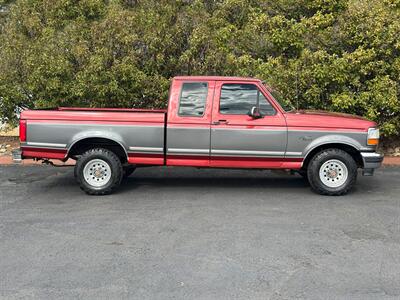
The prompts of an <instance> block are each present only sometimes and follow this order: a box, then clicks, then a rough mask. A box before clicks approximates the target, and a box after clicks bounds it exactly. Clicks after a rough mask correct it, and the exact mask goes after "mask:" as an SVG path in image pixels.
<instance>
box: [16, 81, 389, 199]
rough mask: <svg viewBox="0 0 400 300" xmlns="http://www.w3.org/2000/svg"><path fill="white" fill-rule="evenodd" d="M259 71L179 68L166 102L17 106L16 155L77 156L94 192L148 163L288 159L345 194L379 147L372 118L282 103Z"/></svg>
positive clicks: (290, 165) (86, 186) (375, 159)
mask: <svg viewBox="0 0 400 300" xmlns="http://www.w3.org/2000/svg"><path fill="white" fill-rule="evenodd" d="M273 94H274V92H273V91H272V90H271V89H270V88H269V87H268V86H267V85H264V84H263V83H262V82H261V81H260V80H258V79H253V78H240V77H216V76H198V77H195V76H183V77H175V78H174V79H173V81H172V86H171V89H170V95H169V106H168V109H167V110H150V109H149V110H141V109H95V108H94V109H87V108H58V109H55V110H25V111H23V112H22V113H21V120H20V140H21V149H20V150H19V151H16V152H15V153H14V159H15V160H16V161H20V160H21V159H32V158H33V159H39V160H44V161H47V160H49V159H59V160H61V161H66V160H67V159H69V158H71V159H74V160H76V164H75V172H74V173H75V177H76V179H77V182H78V183H79V185H80V187H81V188H82V190H84V191H85V192H86V193H88V194H92V195H103V194H109V193H111V192H112V191H113V190H114V189H115V188H116V187H118V185H119V184H120V183H121V180H122V179H123V178H124V177H126V176H129V175H130V174H131V173H132V172H133V171H134V170H135V169H136V168H138V167H144V166H190V167H207V168H247V169H286V170H292V172H297V173H299V174H300V175H302V176H303V177H304V178H306V179H307V180H308V181H309V183H310V185H311V187H312V189H313V190H314V191H316V192H317V193H320V194H325V195H343V194H345V193H347V192H348V191H349V190H350V189H351V188H352V187H353V185H354V184H355V181H356V178H357V172H358V169H359V168H360V169H363V171H362V173H363V175H372V174H373V171H374V169H376V168H378V167H379V166H380V165H381V163H382V160H383V156H382V155H381V154H378V153H376V152H375V150H376V147H377V144H378V142H379V129H378V128H377V125H376V123H374V122H371V121H368V120H366V119H363V118H361V117H357V116H352V115H346V114H340V113H330V112H323V111H303V110H300V111H298V110H285V109H284V108H283V106H282V105H280V104H279V99H278V98H277V97H274V95H273Z"/></svg>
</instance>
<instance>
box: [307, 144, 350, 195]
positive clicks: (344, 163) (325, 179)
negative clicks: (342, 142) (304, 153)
mask: <svg viewBox="0 0 400 300" xmlns="http://www.w3.org/2000/svg"><path fill="white" fill-rule="evenodd" d="M307 175H308V176H307V177H308V181H309V183H310V185H311V188H312V189H313V190H314V191H315V192H317V193H318V194H321V195H328V196H340V195H345V194H347V193H348V192H349V191H350V190H351V189H352V188H353V186H354V184H355V182H356V180H357V164H356V162H355V161H354V159H353V157H351V155H350V154H348V153H347V152H345V151H343V150H340V149H334V148H332V149H326V150H322V151H321V152H319V153H317V154H316V155H315V156H314V157H313V158H312V159H311V161H310V164H309V165H308V168H307Z"/></svg>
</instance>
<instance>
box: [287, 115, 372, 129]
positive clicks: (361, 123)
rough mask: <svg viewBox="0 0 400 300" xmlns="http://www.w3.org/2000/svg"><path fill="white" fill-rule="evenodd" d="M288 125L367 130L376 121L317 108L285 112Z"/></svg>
mask: <svg viewBox="0 0 400 300" xmlns="http://www.w3.org/2000/svg"><path fill="white" fill-rule="evenodd" d="M285 117H286V122H287V126H288V127H289V128H291V127H309V128H310V129H313V128H314V129H318V128H327V129H332V128H333V129H335V128H337V129H350V130H362V131H367V130H368V128H370V127H376V123H375V122H372V121H369V120H367V119H364V118H362V117H359V116H355V115H350V114H343V113H335V112H327V111H315V110H296V111H291V112H287V113H285Z"/></svg>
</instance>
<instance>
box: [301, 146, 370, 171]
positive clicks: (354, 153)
mask: <svg viewBox="0 0 400 300" xmlns="http://www.w3.org/2000/svg"><path fill="white" fill-rule="evenodd" d="M331 148H335V149H340V150H343V151H345V152H347V153H348V154H350V155H351V157H352V158H353V159H354V161H355V162H356V164H357V166H358V167H360V168H362V167H363V166H364V162H363V159H362V156H361V153H360V150H359V149H358V148H357V147H356V146H355V145H354V144H351V143H346V142H343V141H342V142H330V143H322V144H318V145H316V146H314V147H313V148H311V149H309V150H308V151H307V153H306V155H305V156H304V160H303V163H302V166H301V167H302V169H307V167H308V164H309V163H310V161H311V159H312V158H313V157H314V156H315V155H316V154H317V153H319V152H320V151H322V150H326V149H331Z"/></svg>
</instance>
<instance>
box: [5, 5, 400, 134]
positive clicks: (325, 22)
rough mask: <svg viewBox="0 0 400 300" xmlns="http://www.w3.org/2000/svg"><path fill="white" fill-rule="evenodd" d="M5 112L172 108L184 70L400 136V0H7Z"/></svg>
mask: <svg viewBox="0 0 400 300" xmlns="http://www.w3.org/2000/svg"><path fill="white" fill-rule="evenodd" d="M0 10H1V13H2V14H1V19H0V30H1V33H0V101H1V102H0V116H1V117H2V118H3V119H4V120H8V121H11V122H12V121H15V112H16V111H17V110H18V109H20V108H22V107H36V108H40V107H55V106H71V105H74V106H87V107H164V106H166V101H167V94H168V86H169V81H170V79H171V78H172V77H173V76H175V75H186V74H187V75H240V76H255V77H258V78H260V79H263V80H265V81H267V82H268V83H270V85H272V86H273V87H275V88H276V89H277V90H279V91H280V92H281V93H282V94H283V95H284V96H285V97H286V98H287V99H288V100H290V101H292V103H295V105H296V106H298V107H299V108H312V109H329V110H334V111H343V112H349V113H354V114H359V115H363V116H366V117H368V118H370V119H372V120H375V121H377V122H378V123H379V124H380V126H381V128H382V130H383V132H384V133H385V134H386V135H387V136H395V135H399V134H400V117H399V115H400V104H399V99H400V98H399V95H400V93H399V91H400V55H399V53H400V40H399V36H400V1H399V0H369V1H364V0H203V1H200V0H175V1H172V0H81V1H79V0H57V1H54V0H15V1H10V0H0Z"/></svg>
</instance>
